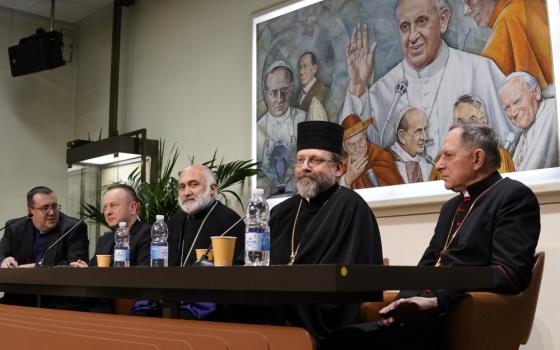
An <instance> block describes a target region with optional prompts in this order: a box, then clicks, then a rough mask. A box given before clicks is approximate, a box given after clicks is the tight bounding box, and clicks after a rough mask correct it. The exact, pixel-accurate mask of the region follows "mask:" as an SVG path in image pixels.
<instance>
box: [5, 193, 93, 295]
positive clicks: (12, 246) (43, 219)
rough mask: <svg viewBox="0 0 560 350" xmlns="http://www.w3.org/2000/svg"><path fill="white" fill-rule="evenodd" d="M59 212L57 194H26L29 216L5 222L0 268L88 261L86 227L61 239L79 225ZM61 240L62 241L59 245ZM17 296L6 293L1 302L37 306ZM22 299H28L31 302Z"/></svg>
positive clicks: (78, 227) (81, 227) (82, 226)
mask: <svg viewBox="0 0 560 350" xmlns="http://www.w3.org/2000/svg"><path fill="white" fill-rule="evenodd" d="M60 209H61V206H60V205H59V204H58V202H57V197H56V194H55V193H54V192H53V191H52V190H51V189H50V188H48V187H45V186H38V187H34V188H32V189H31V190H30V191H29V192H28V193H27V212H28V214H29V215H28V216H26V217H23V218H18V219H12V220H9V221H8V222H6V230H5V232H4V236H3V237H2V240H1V241H0V260H1V261H2V263H1V264H0V267H2V268H15V267H19V268H25V267H35V266H36V265H38V264H39V263H41V262H42V265H44V266H55V265H68V264H70V263H71V262H74V261H77V260H80V259H82V260H87V258H88V245H89V241H88V237H87V227H86V225H85V224H84V223H81V224H80V225H78V226H77V227H75V228H74V229H73V230H72V231H71V232H70V233H68V235H66V236H65V237H64V238H62V239H60V238H61V237H62V235H63V234H64V233H65V232H67V231H68V230H70V229H71V228H72V227H74V225H76V224H77V222H78V220H76V219H74V218H71V217H69V216H67V215H65V214H63V213H62V212H60ZM29 216H31V217H29ZM58 239H60V241H59V242H56V241H57V240H58ZM12 297H14V299H13V300H12ZM15 297H16V295H9V294H7V295H6V296H5V297H4V298H3V299H2V302H4V303H10V302H12V301H13V302H14V303H17V304H30V305H34V304H35V297H34V296H30V297H31V298H25V296H20V295H18V296H17V298H15ZM20 297H23V298H20ZM15 299H17V300H15ZM23 299H29V300H28V301H29V303H27V302H25V301H23Z"/></svg>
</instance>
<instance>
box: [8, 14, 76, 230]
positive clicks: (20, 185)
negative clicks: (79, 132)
mask: <svg viewBox="0 0 560 350" xmlns="http://www.w3.org/2000/svg"><path fill="white" fill-rule="evenodd" d="M48 24H49V22H48V20H47V19H41V18H38V17H34V16H29V15H24V14H20V13H18V12H15V11H12V10H8V9H5V8H2V7H0V48H1V50H0V159H1V161H2V166H1V167H0V191H1V193H2V200H0V222H2V223H3V222H4V221H5V220H7V219H9V218H12V217H16V216H23V215H25V214H26V213H27V212H26V208H27V206H26V202H25V195H26V193H27V191H28V190H29V189H31V188H32V187H34V186H37V185H41V184H42V185H46V186H49V187H51V188H52V189H53V190H54V191H55V192H56V193H57V194H58V197H59V203H61V204H63V206H64V205H65V204H66V194H67V190H66V188H67V179H66V142H67V141H69V140H70V139H72V136H73V132H72V129H73V122H74V92H75V84H74V82H75V74H76V65H75V64H73V63H71V64H69V65H67V66H64V67H60V68H57V69H54V70H52V71H45V72H40V73H35V74H31V75H27V76H20V77H17V78H13V77H12V76H11V73H10V64H9V59H8V47H9V46H13V45H16V44H17V43H18V41H19V39H21V38H24V37H27V36H30V35H32V34H34V33H35V31H36V30H37V29H38V28H39V27H45V28H47V27H48ZM57 25H58V24H57ZM64 26H65V27H66V28H72V27H71V26H69V25H64ZM57 28H58V26H57ZM2 226H3V225H2Z"/></svg>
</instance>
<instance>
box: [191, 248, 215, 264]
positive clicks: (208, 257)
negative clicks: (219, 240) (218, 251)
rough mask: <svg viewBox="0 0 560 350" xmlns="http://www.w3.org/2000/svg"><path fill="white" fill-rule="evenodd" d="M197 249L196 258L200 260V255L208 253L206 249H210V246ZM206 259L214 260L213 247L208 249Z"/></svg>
mask: <svg viewBox="0 0 560 350" xmlns="http://www.w3.org/2000/svg"><path fill="white" fill-rule="evenodd" d="M195 250H196V260H197V261H198V260H200V257H201V256H202V255H203V254H205V253H206V251H207V250H208V248H199V249H195ZM206 259H208V260H210V261H212V260H214V252H213V251H212V249H210V250H208V254H207V255H206Z"/></svg>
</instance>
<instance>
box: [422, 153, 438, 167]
mask: <svg viewBox="0 0 560 350" xmlns="http://www.w3.org/2000/svg"><path fill="white" fill-rule="evenodd" d="M422 157H424V159H425V160H426V162H428V163H430V164H432V165H433V166H435V165H436V162H434V158H432V157H430V156H429V155H428V154H423V155H422Z"/></svg>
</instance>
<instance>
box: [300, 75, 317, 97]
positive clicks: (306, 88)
mask: <svg viewBox="0 0 560 350" xmlns="http://www.w3.org/2000/svg"><path fill="white" fill-rule="evenodd" d="M316 81H317V78H315V76H313V79H311V81H310V82H309V83H307V84H305V86H304V87H303V91H305V93H306V94H307V93H308V92H309V90H310V89H311V87H312V86H313V85H314V84H315V82H316Z"/></svg>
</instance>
